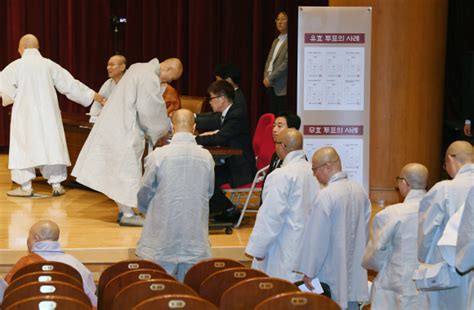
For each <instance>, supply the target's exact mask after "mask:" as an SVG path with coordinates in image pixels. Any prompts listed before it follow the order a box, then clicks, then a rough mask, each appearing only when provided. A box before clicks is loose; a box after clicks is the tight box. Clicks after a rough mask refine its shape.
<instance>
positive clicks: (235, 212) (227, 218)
mask: <svg viewBox="0 0 474 310" xmlns="http://www.w3.org/2000/svg"><path fill="white" fill-rule="evenodd" d="M239 218H240V210H239V209H232V210H230V211H224V212H222V213H221V214H219V215H216V216H215V217H214V220H216V222H222V223H233V224H235V223H237V221H238V220H239Z"/></svg>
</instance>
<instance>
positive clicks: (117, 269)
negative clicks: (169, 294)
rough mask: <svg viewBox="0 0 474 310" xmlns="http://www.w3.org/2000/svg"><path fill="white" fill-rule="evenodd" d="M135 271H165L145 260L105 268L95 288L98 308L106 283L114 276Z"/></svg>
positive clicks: (134, 260)
mask: <svg viewBox="0 0 474 310" xmlns="http://www.w3.org/2000/svg"><path fill="white" fill-rule="evenodd" d="M137 269H155V270H159V271H162V272H164V273H166V271H165V270H164V269H163V267H161V266H160V265H158V264H155V263H154V262H150V261H147V260H138V259H132V260H123V261H120V262H117V263H115V264H113V265H111V266H109V267H107V268H106V269H105V270H104V271H103V272H102V274H101V275H100V278H99V286H98V288H97V295H98V303H99V307H100V305H101V302H100V300H101V299H102V292H103V290H104V287H105V286H106V285H107V283H108V282H109V281H110V280H112V279H113V278H115V277H116V276H118V275H119V274H122V273H124V272H127V271H130V270H137Z"/></svg>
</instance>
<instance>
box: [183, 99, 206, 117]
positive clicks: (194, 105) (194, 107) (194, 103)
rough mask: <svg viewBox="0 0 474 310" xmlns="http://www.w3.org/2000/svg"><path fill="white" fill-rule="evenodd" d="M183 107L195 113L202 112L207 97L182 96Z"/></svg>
mask: <svg viewBox="0 0 474 310" xmlns="http://www.w3.org/2000/svg"><path fill="white" fill-rule="evenodd" d="M180 99H181V108H182V109H188V110H190V111H191V112H193V113H201V110H202V105H203V103H204V100H205V99H206V98H204V97H197V96H180Z"/></svg>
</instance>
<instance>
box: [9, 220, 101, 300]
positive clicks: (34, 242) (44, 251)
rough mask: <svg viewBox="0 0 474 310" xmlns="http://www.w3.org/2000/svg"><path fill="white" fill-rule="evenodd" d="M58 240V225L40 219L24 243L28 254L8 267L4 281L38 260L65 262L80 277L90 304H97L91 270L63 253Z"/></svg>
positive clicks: (32, 227)
mask: <svg viewBox="0 0 474 310" xmlns="http://www.w3.org/2000/svg"><path fill="white" fill-rule="evenodd" d="M58 240H59V226H58V224H56V223H55V222H53V221H49V220H41V221H38V222H36V223H35V224H33V226H31V228H30V231H29V233H28V239H27V241H26V244H27V246H28V252H29V254H28V255H26V256H23V257H22V258H20V260H19V261H18V262H17V263H16V264H15V265H14V266H13V267H12V269H10V271H9V272H8V274H7V275H6V276H5V282H6V283H10V282H11V280H12V277H13V275H14V274H15V272H17V271H18V270H20V269H21V268H23V267H25V266H28V265H31V264H34V263H39V262H45V261H54V262H61V263H64V264H67V265H69V266H71V267H73V268H74V269H76V270H77V271H78V272H79V273H80V274H81V277H82V283H83V286H84V292H85V293H86V295H87V296H88V297H89V299H90V300H91V303H92V306H93V307H96V306H97V296H96V295H95V290H96V286H95V283H94V278H93V276H92V272H90V271H89V269H87V268H86V266H84V265H83V264H82V263H81V262H80V261H78V260H77V259H76V258H75V257H73V256H72V255H69V254H66V253H64V251H63V250H62V248H61V245H60V244H59V242H58Z"/></svg>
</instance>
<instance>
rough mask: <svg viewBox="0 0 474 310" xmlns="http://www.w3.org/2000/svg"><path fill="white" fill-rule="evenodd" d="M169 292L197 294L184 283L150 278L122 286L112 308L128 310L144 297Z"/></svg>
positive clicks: (167, 293) (114, 309)
mask: <svg viewBox="0 0 474 310" xmlns="http://www.w3.org/2000/svg"><path fill="white" fill-rule="evenodd" d="M170 294H182V295H191V296H198V294H197V293H196V292H195V291H194V290H193V289H192V288H190V287H189V286H187V285H186V284H183V283H179V282H177V281H173V280H165V279H151V280H146V281H140V282H136V283H132V284H130V285H127V286H126V287H124V288H123V289H122V290H121V291H120V292H118V294H117V295H116V296H115V298H114V301H113V303H114V304H113V310H129V309H132V308H133V307H135V306H136V305H138V304H139V303H140V302H142V301H144V300H146V299H149V298H153V297H158V296H162V295H170Z"/></svg>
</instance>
